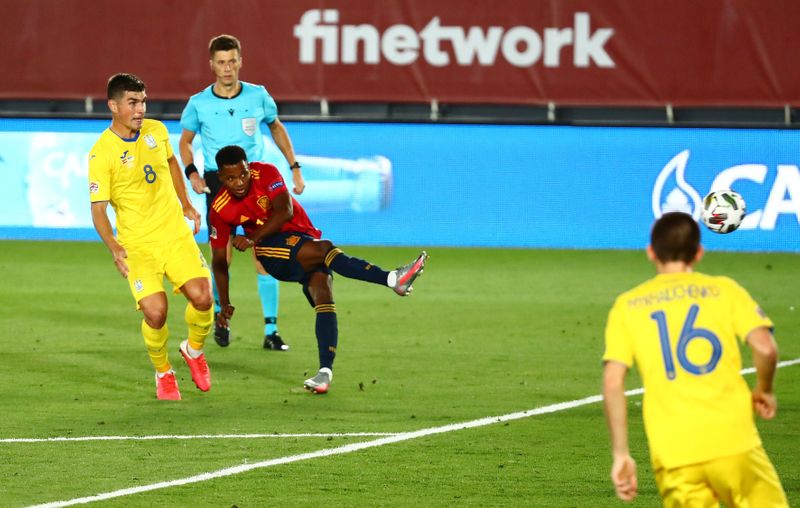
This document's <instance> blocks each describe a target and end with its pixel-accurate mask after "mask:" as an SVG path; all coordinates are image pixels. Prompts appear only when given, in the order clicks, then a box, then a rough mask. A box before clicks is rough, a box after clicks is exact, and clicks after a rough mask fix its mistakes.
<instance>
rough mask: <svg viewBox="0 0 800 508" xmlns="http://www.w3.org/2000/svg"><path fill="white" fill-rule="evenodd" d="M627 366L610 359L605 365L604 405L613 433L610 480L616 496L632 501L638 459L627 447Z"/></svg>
mask: <svg viewBox="0 0 800 508" xmlns="http://www.w3.org/2000/svg"><path fill="white" fill-rule="evenodd" d="M627 372H628V367H627V366H626V365H624V364H622V363H619V362H614V361H608V362H606V363H605V367H604V368H603V407H604V408H605V413H606V424H607V425H608V433H609V435H610V437H611V453H612V456H613V463H612V465H611V481H612V482H613V483H614V489H615V490H616V492H617V497H619V498H620V499H622V500H623V501H632V500H633V499H634V498H635V497H636V493H637V489H638V481H637V478H636V462H635V461H634V460H633V457H631V455H630V450H629V449H628V408H627V401H626V399H625V374H627Z"/></svg>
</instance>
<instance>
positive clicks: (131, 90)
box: [89, 74, 214, 400]
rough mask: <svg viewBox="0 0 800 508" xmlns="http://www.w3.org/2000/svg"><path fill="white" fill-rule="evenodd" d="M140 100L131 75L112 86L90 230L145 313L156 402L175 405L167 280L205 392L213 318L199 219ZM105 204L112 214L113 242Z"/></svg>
mask: <svg viewBox="0 0 800 508" xmlns="http://www.w3.org/2000/svg"><path fill="white" fill-rule="evenodd" d="M145 101H146V94H145V85H144V83H143V82H142V81H141V80H140V79H139V78H137V77H136V76H134V75H132V74H116V75H114V76H112V77H111V79H109V81H108V107H109V109H110V110H111V126H110V127H109V128H108V129H106V130H105V131H103V133H102V134H101V135H100V139H98V140H97V143H95V145H94V147H92V150H91V152H90V153H89V196H90V200H91V211H92V221H93V223H94V227H95V229H96V230H97V233H98V234H99V235H100V238H102V240H103V242H104V243H105V244H106V246H107V247H108V250H109V251H111V255H112V257H113V259H114V264H115V265H116V267H117V270H119V273H120V274H122V276H123V277H125V278H127V279H128V285H129V286H130V290H131V293H132V294H133V298H134V299H135V300H136V304H137V308H138V309H141V311H142V314H144V319H143V320H142V335H143V336H144V342H145V345H146V347H147V353H148V354H149V355H150V360H151V361H152V362H153V366H154V367H155V369H156V397H157V398H158V399H160V400H180V398H181V394H180V391H179V390H178V384H177V381H176V379H175V372H174V371H173V370H172V366H171V365H170V362H169V358H168V355H167V337H168V336H169V330H168V328H167V324H166V322H167V296H166V293H165V291H164V276H165V275H166V277H167V278H168V279H169V280H170V282H171V283H172V285H173V287H174V288H176V289H175V292H176V293H177V292H181V293H183V295H184V296H185V297H186V299H187V300H188V301H189V303H188V304H187V306H186V311H185V318H186V324H187V326H188V336H187V339H186V340H184V341H183V342H182V343H181V344H180V348H179V349H180V353H181V355H182V356H183V358H184V360H186V363H187V364H188V366H189V370H190V372H191V375H192V380H193V381H194V383H195V384H196V385H197V387H198V388H199V389H200V390H202V391H208V389H209V388H210V387H211V376H210V373H209V370H208V364H207V363H206V359H205V355H204V354H203V344H204V343H205V340H206V336H207V335H208V333H209V331H210V330H211V325H212V323H213V319H214V311H213V303H214V301H213V298H212V294H211V274H210V271H209V269H208V265H207V264H206V261H205V259H204V258H203V255H202V254H201V253H200V249H199V248H198V247H197V243H196V242H195V240H194V236H193V235H192V232H191V229H190V228H189V226H188V225H187V224H186V221H185V220H184V216H185V217H186V218H188V219H190V220H191V221H193V222H194V233H195V234H196V233H197V232H198V231H199V229H200V215H199V214H198V212H197V210H195V209H194V208H193V207H192V205H191V202H190V201H189V198H188V196H187V193H186V186H185V185H184V182H183V173H182V172H181V169H180V166H178V162H177V160H176V159H175V156H174V154H173V152H172V147H171V145H170V143H169V135H168V133H167V129H166V127H165V126H164V124H162V123H161V122H158V121H156V120H149V119H145V118H144V113H145V109H146V107H145ZM109 203H111V206H112V207H113V209H114V212H115V213H116V227H117V235H116V237H115V236H114V231H113V230H112V228H111V222H110V221H109V218H108V215H107V209H108V204H109Z"/></svg>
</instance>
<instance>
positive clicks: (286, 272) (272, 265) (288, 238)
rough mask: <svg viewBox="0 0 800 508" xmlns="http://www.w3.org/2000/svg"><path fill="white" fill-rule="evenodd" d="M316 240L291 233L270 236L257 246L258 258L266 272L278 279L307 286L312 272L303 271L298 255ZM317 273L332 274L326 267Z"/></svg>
mask: <svg viewBox="0 0 800 508" xmlns="http://www.w3.org/2000/svg"><path fill="white" fill-rule="evenodd" d="M314 240H315V238H314V237H312V236H310V235H307V234H305V233H296V232H291V231H290V232H281V233H277V234H274V235H270V236H268V237H267V238H264V239H263V240H261V241H260V242H259V243H258V245H256V246H255V251H256V257H257V258H258V261H259V262H260V263H261V266H263V267H264V270H266V271H267V273H268V274H270V275H272V276H273V277H275V278H276V279H278V280H282V281H286V282H299V283H301V284H303V285H305V283H306V281H307V280H308V277H309V276H310V275H311V273H312V272H306V271H305V270H303V267H302V265H300V263H299V262H298V261H297V253H298V252H300V248H301V247H302V246H303V244H305V243H306V242H308V241H312V242H313V241H314ZM315 271H318V272H323V273H328V274H330V270H329V269H328V267H326V266H325V265H322V266H321V267H320V268H319V269H318V270H315Z"/></svg>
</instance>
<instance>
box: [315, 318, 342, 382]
mask: <svg viewBox="0 0 800 508" xmlns="http://www.w3.org/2000/svg"><path fill="white" fill-rule="evenodd" d="M314 311H315V312H316V313H317V324H316V327H315V332H316V334H317V349H318V351H319V368H323V367H327V368H329V369H331V370H333V359H334V358H336V346H337V344H338V342H339V325H338V322H337V320H336V305H334V304H333V303H321V304H319V305H317V306H315V307H314Z"/></svg>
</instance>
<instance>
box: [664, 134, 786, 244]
mask: <svg viewBox="0 0 800 508" xmlns="http://www.w3.org/2000/svg"><path fill="white" fill-rule="evenodd" d="M690 155H691V153H690V151H689V150H683V151H682V152H680V153H678V154H677V155H676V156H674V157H673V158H672V159H671V160H670V161H669V162H668V163H667V164H666V165H665V166H664V168H663V169H662V170H661V172H660V173H659V174H658V177H657V178H656V181H655V184H654V185H653V193H652V207H653V215H654V216H655V217H656V218H658V217H661V215H662V214H664V213H666V212H674V211H680V212H686V213H689V214H691V215H692V217H694V218H695V219H698V218H699V217H700V207H701V200H702V197H701V193H699V192H698V191H697V190H695V188H694V187H693V186H692V185H690V184H689V183H688V182H687V180H686V171H687V166H688V163H689V157H690ZM770 173H772V172H771V171H770V168H768V167H767V165H766V164H751V163H748V164H738V165H736V166H731V167H729V168H725V169H722V170H720V171H719V172H717V173H716V175H715V176H714V180H713V181H712V182H711V186H710V187H709V188H708V189H706V190H705V191H704V192H702V194H703V195H705V194H706V193H708V192H710V191H712V190H718V189H732V190H737V185H738V184H744V183H749V184H756V185H758V186H763V187H768V194H767V199H766V201H765V202H764V203H763V206H761V205H762V203H757V202H756V201H755V200H753V199H750V197H751V196H747V195H745V196H743V197H744V199H745V202H747V216H746V217H745V218H744V221H743V222H742V225H741V226H740V227H739V229H761V230H766V231H771V230H774V229H775V225H776V223H777V221H778V216H780V215H788V216H791V217H793V218H794V220H795V221H796V223H797V224H798V225H800V168H798V167H797V166H796V165H794V164H778V165H777V168H776V171H775V172H774V179H772V178H771V177H770V178H768V175H770ZM765 190H766V189H765Z"/></svg>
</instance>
